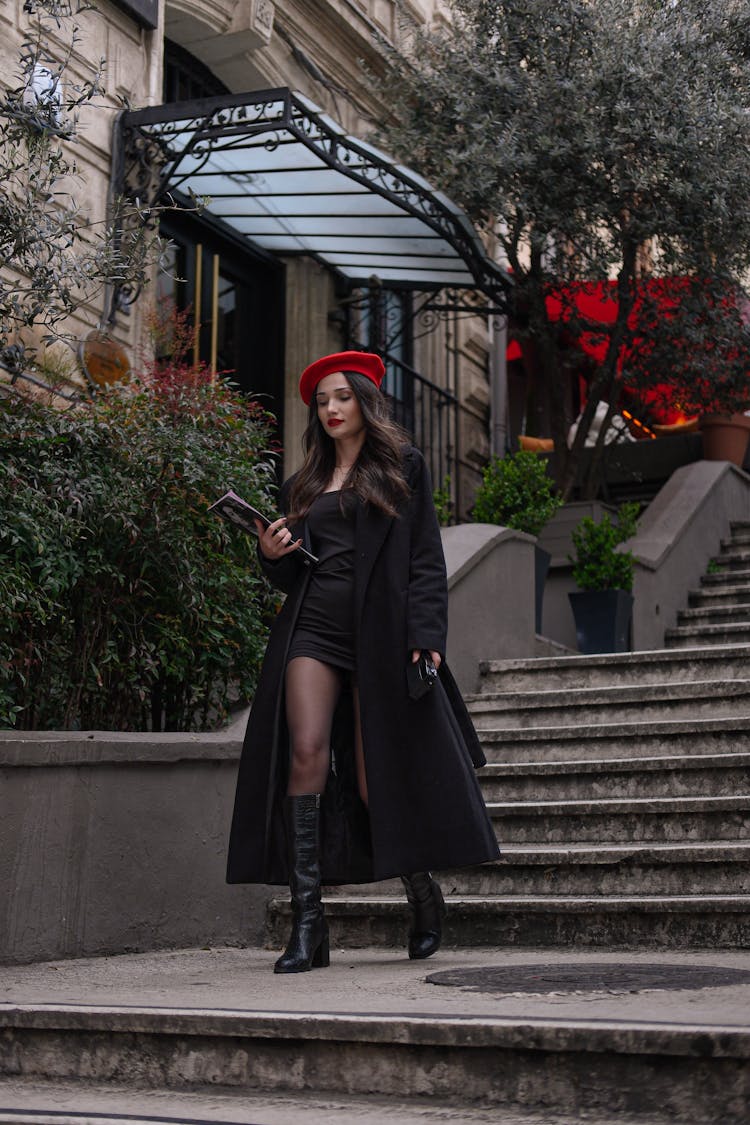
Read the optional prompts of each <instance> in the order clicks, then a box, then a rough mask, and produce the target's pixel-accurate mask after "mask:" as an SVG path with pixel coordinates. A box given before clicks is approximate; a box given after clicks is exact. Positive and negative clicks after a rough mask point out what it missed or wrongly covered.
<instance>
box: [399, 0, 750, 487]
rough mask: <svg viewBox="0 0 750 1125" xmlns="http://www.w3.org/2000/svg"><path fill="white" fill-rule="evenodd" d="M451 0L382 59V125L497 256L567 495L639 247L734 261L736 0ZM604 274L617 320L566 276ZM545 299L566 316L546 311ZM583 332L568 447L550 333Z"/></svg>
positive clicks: (612, 387) (559, 362)
mask: <svg viewBox="0 0 750 1125" xmlns="http://www.w3.org/2000/svg"><path fill="white" fill-rule="evenodd" d="M450 6H451V9H452V15H453V19H452V21H451V23H450V24H449V23H441V24H440V25H435V26H434V27H433V28H432V29H429V28H427V29H419V30H417V31H415V32H414V34H413V39H412V41H411V43H410V44H409V45H408V46H407V48H406V49H405V50H404V51H403V52H401V53H400V54H399V53H397V52H396V51H393V52H392V53H391V55H390V60H391V64H392V65H391V70H390V72H389V74H388V75H387V78H386V81H385V86H386V87H387V92H388V97H387V99H386V104H387V105H388V106H389V111H390V116H389V118H388V120H387V121H385V122H384V123H383V125H382V128H381V135H382V136H383V138H384V143H386V144H387V145H388V146H389V147H390V148H391V149H394V148H395V149H396V152H397V154H398V155H400V156H403V157H404V158H405V159H408V161H409V163H410V164H411V165H412V166H416V167H417V168H418V169H419V170H420V171H421V172H423V173H424V174H425V175H427V176H428V177H429V178H430V179H432V180H433V181H435V182H437V183H438V184H439V185H440V187H441V188H443V189H444V190H445V191H447V192H448V193H449V194H450V195H451V196H452V197H453V198H454V199H456V201H457V202H459V203H460V204H461V205H462V206H463V207H464V208H466V210H467V211H468V212H469V214H470V215H471V217H472V218H473V219H474V220H475V221H476V222H478V223H480V224H481V225H482V226H483V227H484V229H485V230H486V232H487V234H488V236H489V238H490V240H491V241H492V242H493V243H494V244H495V245H497V246H498V247H499V250H500V254H501V256H502V257H504V258H505V260H506V261H507V263H508V264H509V266H510V267H511V268H512V271H513V274H512V277H513V283H514V287H513V292H512V308H511V315H512V321H513V323H514V326H515V329H516V330H517V332H518V333H519V334H520V335H521V336H522V337H526V338H527V339H529V340H532V341H533V344H534V347H535V354H536V356H537V382H536V386H535V394H536V401H535V404H534V405H533V406H532V408H531V410H530V419H529V426H530V428H529V432H530V433H540V434H542V435H544V434H550V433H551V434H552V436H553V437H554V439H555V449H556V454H557V458H558V463H559V464H560V466H561V468H560V483H561V486H562V490H563V494H564V495H567V494H568V493H569V491H570V489H571V487H572V485H573V483H574V481H575V478H576V475H577V471H578V462H579V460H580V455H581V452H582V450H583V447H584V442H585V439H586V435H587V433H588V431H589V428H590V425H591V421H592V419H593V417H594V413H595V410H596V407H597V405H598V403H599V401H602V400H604V401H606V402H608V403H609V406H610V409H611V410H612V412H614V411H615V410H616V408H617V405H618V396H619V394H620V389H621V386H622V382H623V379H624V378H626V377H627V372H626V371H625V370H623V367H622V362H621V358H622V355H623V349H624V348H627V347H628V346H629V345H630V344H631V343H632V328H631V327H629V318H630V314H631V311H632V308H633V305H634V303H635V301H636V298H637V294H638V289H639V280H640V278H641V276H642V274H643V271H644V269H646V270H647V269H648V253H651V254H652V255H653V263H652V264H653V269H654V270H655V271H656V272H657V273H658V274H660V275H664V276H672V277H677V276H680V277H682V276H685V277H695V278H715V279H716V281H717V284H719V285H720V286H723V287H725V288H726V289H730V288H732V287H733V286H738V285H739V283H740V282H741V279H742V278H743V276H744V275H745V272H746V270H747V267H748V263H750V194H749V193H748V191H747V184H748V182H750V116H749V115H748V113H747V106H748V105H750V11H749V10H748V6H747V3H746V0H679V2H677V3H665V2H664V0H596V3H591V2H590V0H452V3H451V5H450ZM609 278H615V279H616V291H615V296H616V299H617V309H616V316H615V317H614V318H613V322H612V324H611V325H609V326H602V325H601V324H599V323H595V324H592V323H588V322H587V321H586V320H585V318H584V317H582V315H581V314H580V312H579V311H578V310H576V308H575V307H574V305H573V302H572V300H571V299H570V290H571V287H572V286H574V285H575V284H576V283H578V282H581V281H592V282H603V281H606V280H607V279H609ZM550 296H553V297H556V298H558V299H559V300H558V303H559V302H563V304H565V302H566V300H567V301H568V302H569V304H570V308H568V309H567V310H566V314H567V315H563V316H560V317H559V318H551V317H550V315H549V312H548V308H547V304H546V302H547V298H549V297H550ZM700 323H701V322H700V320H699V321H697V322H696V324H695V327H696V330H697V328H698V327H699V326H700ZM706 323H707V322H706ZM581 331H594V332H597V333H600V334H601V333H603V332H604V333H606V337H607V340H606V342H607V350H606V355H605V358H604V361H603V362H602V364H601V365H600V366H599V368H598V369H597V371H596V373H595V375H594V376H593V378H592V381H591V384H590V387H589V397H588V400H587V403H586V407H585V410H584V413H583V418H582V420H581V424H580V425H579V427H578V431H577V435H576V438H575V441H574V443H573V446H572V448H571V449H570V450H568V448H567V442H566V436H567V432H568V428H569V426H570V424H571V422H572V421H573V418H572V416H571V404H570V403H569V402H568V401H567V400H566V398H565V394H564V387H565V385H566V379H565V377H564V376H565V367H564V364H565V350H564V348H562V347H561V346H560V345H561V342H562V338H563V335H564V334H567V333H570V332H573V333H577V332H581ZM709 339H710V330H709V333H707V334H706V335H705V336H704V340H709ZM655 374H657V375H658V372H655ZM606 430H607V426H606V425H605V426H602V427H601V430H600V434H601V441H602V443H603V439H604V434H605V433H606ZM602 448H603V445H602V444H600V445H599V446H597V447H596V449H595V455H594V456H593V458H592V462H591V468H592V474H595V473H596V469H597V463H598V460H599V458H600V456H601V451H602ZM590 485H593V480H592V481H591V482H590ZM592 490H593V489H592Z"/></svg>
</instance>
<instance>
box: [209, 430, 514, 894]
mask: <svg viewBox="0 0 750 1125" xmlns="http://www.w3.org/2000/svg"><path fill="white" fill-rule="evenodd" d="M405 472H406V477H407V481H408V483H409V486H410V489H411V496H410V499H409V500H408V501H406V502H405V503H404V504H403V506H402V510H401V511H400V514H399V516H398V517H396V518H393V519H391V518H389V517H387V516H386V515H384V514H383V513H381V512H379V511H378V510H376V509H373V508H372V507H370V506H362V505H360V506H358V510H357V516H356V520H357V523H356V531H355V567H354V583H355V596H354V607H355V608H354V614H355V638H356V640H355V645H356V666H357V669H358V673H357V680H358V685H359V693H360V708H361V717H362V734H363V744H364V754H365V765H366V772H367V789H368V799H369V815H368V810H367V809H366V808H365V807H364V805H363V804H362V802H361V801H360V799H359V796H358V794H357V785H356V777H355V769H354V756H353V713H352V706H351V695H349V694H346V693H345V694H344V695H343V696H342V699H341V701H340V703H339V706H338V709H337V712H336V717H335V721H334V728H333V736H332V750H333V753H332V769H331V772H330V773H329V779H328V784H327V786H326V792H325V794H324V797H323V802H322V828H321V832H322V844H321V853H322V854H321V865H322V877H323V882H324V883H329V884H333V883H357V882H369V881H370V880H373V879H385V878H390V877H392V876H395V875H400V874H410V873H411V872H414V871H429V870H439V869H441V868H446V867H454V866H460V865H466V864H474V863H481V862H483V861H485V860H491V859H494V858H495V857H496V856H497V855H498V854H499V853H498V847H497V842H496V840H495V836H494V832H493V830H492V825H491V824H490V821H489V818H488V816H487V813H486V810H485V806H484V801H483V800H482V795H481V792H480V789H479V785H478V783H477V779H476V776H475V773H474V768H475V767H479V766H482V765H484V763H485V758H484V755H483V754H482V750H481V748H480V746H479V742H478V739H477V736H476V733H475V731H474V728H473V726H472V724H471V720H470V718H469V715H468V713H467V711H466V707H465V706H464V703H463V700H462V699H461V696H460V693H459V691H458V688H457V686H456V683H455V681H454V679H453V677H452V676H451V674H450V672H449V670H448V668H447V666H446V664H445V662H443V664H442V665H441V668H440V676H439V680H438V683H437V684H436V686H435V688H433V690H432V692H430V693H429V694H428V695H427V696H425V697H423V698H422V699H421V700H419V701H418V702H414V701H412V700H411V699H410V698H409V696H408V692H407V684H406V665H407V662H408V660H409V659H410V658H411V651H412V649H431V650H434V651H437V652H440V653H441V654H444V653H445V645H446V622H447V609H448V593H447V585H446V576H445V561H444V558H443V550H442V545H441V541H440V530H439V527H438V523H437V519H436V516H435V508H434V505H433V502H432V488H431V484H430V477H429V472H428V470H427V467H426V465H425V463H424V460H423V458H422V456H421V454H419V453H418V452H417V450H411V449H410V450H409V451H408V452H407V453H406V455H405ZM287 493H288V487H286V486H285V488H283V489H282V507H283V502H284V498H285V495H286V494H287ZM294 531H295V534H296V535H301V536H302V537H303V539H304V540H305V545H306V546H308V547H309V546H310V544H309V542H308V540H307V529H306V527H305V526H304V522H302V523H301V524H300V525H299V527H297V528H295V529H294ZM264 570H265V572H266V573H267V574H268V575H269V577H270V578H271V580H272V581H273V582H274V583H275V584H276V585H278V586H279V587H280V588H282V589H283V590H284V591H285V592H286V594H287V598H286V601H285V603H284V605H283V607H282V609H281V612H280V613H279V615H278V617H277V618H276V621H275V622H274V625H273V628H272V630H271V635H270V637H269V641H268V648H267V650H266V655H265V659H264V662H263V667H262V669H261V674H260V679H259V683H258V689H257V692H256V696H255V702H254V704H253V707H252V710H251V713H250V718H249V721H248V726H247V734H246V736H245V742H244V746H243V750H242V759H241V762H240V770H239V777H238V782H237V795H236V799H235V807H234V817H233V821H232V830H231V837H230V844H229V862H228V870H227V881H228V882H230V883H286V882H288V866H287V854H286V844H285V838H284V824H283V800H284V794H285V792H286V787H287V775H288V761H289V740H288V734H287V729H286V719H285V711H284V692H283V685H284V669H285V667H286V654H287V651H288V646H289V641H290V639H291V636H292V633H293V630H294V625H295V621H296V619H297V614H298V612H299V608H300V605H301V603H302V600H303V598H304V595H305V591H306V589H307V583H308V578H309V574H310V571H309V569H308V568H307V567H306V566H305V565H304V564H303V563H302V561H301V559H300V558H299V556H296V555H294V554H292V555H289V556H287V557H286V558H284V559H281V560H279V561H278V562H276V563H273V564H266V565H264Z"/></svg>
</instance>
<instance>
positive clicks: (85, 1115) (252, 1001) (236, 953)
mask: <svg viewBox="0 0 750 1125" xmlns="http://www.w3.org/2000/svg"><path fill="white" fill-rule="evenodd" d="M277 955H278V954H277V953H276V952H269V951H266V950H258V949H234V948H233V949H226V948H217V949H213V948H207V949H186V950H175V951H165V952H159V953H133V954H125V955H119V956H111V957H93V958H87V959H82V960H62V961H50V962H44V963H38V964H32V965H6V966H0V1010H1V1009H2V1008H6V1007H7V1008H18V1007H21V1008H25V1007H30V1008H39V1007H51V1006H65V1007H71V1008H75V1009H81V1008H82V1009H87V1010H89V1011H96V1010H98V1011H99V1012H104V1011H106V1009H109V1008H112V1009H115V1008H116V1009H119V1010H120V1011H122V1010H123V1009H126V1010H130V1011H132V1009H134V1008H138V1009H159V1010H162V1011H163V1010H165V1009H170V1010H176V1009H179V1010H182V1011H183V1012H184V1011H188V1012H196V1011H199V1010H200V1011H202V1012H207V1011H212V1012H217V1011H219V1012H223V1013H245V1014H250V1013H252V1014H253V1015H256V1016H258V1015H261V1016H274V1015H287V1016H295V1015H299V1016H306V1015H313V1016H318V1017H324V1016H328V1017H332V1018H334V1019H335V1018H339V1017H344V1016H347V1015H352V1014H356V1015H357V1017H362V1016H365V1017H366V1016H368V1015H369V1016H370V1017H372V1018H373V1019H377V1020H383V1019H385V1020H389V1019H393V1020H394V1021H397V1020H403V1019H404V1018H405V1017H408V1018H410V1019H412V1020H417V1021H420V1020H423V1019H424V1020H428V1019H436V1020H443V1021H467V1022H468V1023H471V1022H472V1021H473V1020H477V1021H478V1020H491V1021H493V1022H495V1023H497V1024H505V1023H507V1024H518V1023H522V1024H524V1025H536V1026H537V1027H546V1028H550V1027H554V1026H556V1025H562V1024H567V1025H570V1024H574V1025H578V1026H579V1027H580V1028H586V1027H590V1028H594V1029H597V1030H603V1029H606V1028H607V1027H614V1026H616V1027H617V1028H618V1029H620V1028H622V1027H623V1026H625V1025H632V1026H633V1027H634V1028H636V1027H638V1028H641V1029H654V1030H663V1031H664V1032H665V1033H667V1032H675V1031H679V1030H688V1029H689V1030H691V1031H696V1030H703V1031H708V1030H711V1031H721V1032H726V1031H728V1030H729V1031H732V1032H736V1031H742V1032H747V1031H750V950H691V951H686V952H674V951H673V952H659V951H652V950H645V951H644V950H640V951H637V952H633V951H622V952H618V951H612V950H601V949H598V950H590V949H589V950H584V951H577V950H570V949H561V950H552V951H551V950H549V949H545V950H534V949H507V948H502V949H481V950H471V951H466V950H460V951H456V950H448V949H444V950H441V951H440V952H439V953H438V954H437V955H436V956H435V957H433V958H431V959H430V960H429V961H425V962H412V961H409V960H408V959H407V957H406V956H405V954H402V953H399V952H396V951H393V950H375V949H365V950H332V951H331V966H330V968H328V969H319V970H314V971H312V972H309V973H303V974H298V975H290V976H276V975H275V974H274V973H273V962H274V960H275V958H276V957H277ZM430 978H436V979H437V980H441V978H442V981H443V983H434V982H433V981H432V980H431V979H430ZM45 1115H46V1116H45ZM122 1116H124V1117H125V1118H126V1119H127V1120H128V1122H129V1125H134V1123H137V1122H142V1123H146V1122H157V1121H158V1122H170V1123H171V1125H174V1123H175V1122H195V1123H197V1122H216V1123H218V1122H223V1123H225V1125H226V1123H231V1125H280V1123H281V1122H289V1121H293V1122H295V1123H299V1125H323V1123H324V1122H325V1123H329V1122H342V1123H343V1122H352V1123H358V1125H375V1123H378V1122H381V1121H388V1122H390V1123H392V1125H412V1123H414V1125H418V1123H423V1122H425V1121H430V1122H441V1121H445V1122H453V1123H455V1122H466V1123H467V1125H469V1123H477V1125H478V1123H482V1122H489V1121H492V1122H496V1123H498V1125H567V1123H568V1122H572V1121H573V1120H575V1121H592V1122H596V1125H609V1122H608V1120H607V1119H605V1118H604V1117H602V1116H601V1113H597V1114H593V1115H591V1116H588V1115H586V1114H585V1113H581V1112H580V1111H579V1112H577V1113H576V1115H575V1117H574V1118H572V1117H566V1116H564V1115H563V1116H556V1115H554V1114H550V1113H549V1112H546V1113H545V1114H544V1115H541V1116H540V1115H538V1114H536V1113H534V1112H529V1111H525V1110H523V1109H512V1108H510V1109H503V1108H501V1107H493V1108H491V1109H490V1108H480V1107H467V1106H466V1105H465V1104H464V1105H461V1103H460V1096H459V1097H458V1098H457V1100H455V1101H453V1102H451V1101H447V1102H446V1101H444V1100H443V1101H436V1100H435V1099H429V1100H424V1102H423V1103H420V1101H419V1099H416V1100H415V1099H414V1098H410V1099H408V1100H404V1101H403V1102H400V1101H399V1100H398V1099H395V1100H394V1098H393V1097H390V1098H388V1099H378V1098H377V1097H372V1096H370V1097H348V1096H345V1095H343V1096H341V1097H337V1096H335V1095H334V1096H330V1095H321V1096H318V1097H315V1096H312V1095H311V1094H310V1093H309V1092H308V1093H305V1094H304V1096H299V1095H296V1094H294V1093H290V1094H289V1095H288V1096H287V1095H286V1094H284V1093H282V1092H279V1093H276V1092H274V1093H272V1094H268V1093H263V1092H259V1091H237V1090H219V1091H216V1090H202V1091H201V1090H197V1091H189V1090H185V1091H182V1090H181V1091H179V1092H177V1091H168V1090H167V1091H165V1090H145V1089H144V1090H137V1089H122V1088H117V1087H111V1086H110V1087H108V1086H102V1085H97V1084H95V1083H92V1084H90V1085H89V1084H87V1085H86V1086H85V1087H82V1086H81V1085H80V1083H76V1082H70V1081H54V1080H41V1079H36V1078H34V1079H28V1078H27V1079H25V1080H22V1079H19V1078H17V1077H9V1078H0V1125H7V1123H10V1122H20V1121H24V1122H26V1123H27V1125H28V1123H29V1122H34V1123H39V1125H52V1122H54V1125H65V1123H66V1122H71V1123H72V1122H76V1123H77V1125H79V1123H80V1122H82V1121H85V1122H87V1123H88V1122H91V1123H96V1125H99V1123H101V1125H103V1123H104V1122H112V1121H113V1120H114V1119H116V1118H121V1117H122ZM618 1120H619V1121H620V1122H621V1121H622V1118H620V1119H618Z"/></svg>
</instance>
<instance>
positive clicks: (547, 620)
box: [539, 500, 617, 652]
mask: <svg viewBox="0 0 750 1125" xmlns="http://www.w3.org/2000/svg"><path fill="white" fill-rule="evenodd" d="M616 510H617V509H616V508H614V507H612V506H610V505H608V504H602V503H601V502H600V501H599V500H579V501H575V502H574V503H571V504H565V506H564V507H562V508H559V509H558V510H557V511H556V512H555V514H554V516H553V517H552V519H551V520H550V521H549V523H548V524H547V526H546V527H545V528H543V529H542V533H541V535H540V536H539V546H540V547H542V548H543V549H544V550H545V551H549V553H550V555H551V556H552V558H551V561H550V568H549V574H548V575H547V584H546V586H545V588H544V609H543V614H542V635H543V636H544V637H547V638H549V640H552V641H556V642H557V643H558V644H561V645H565V646H566V648H570V649H573V650H574V651H575V652H577V651H578V642H577V640H576V627H575V621H574V619H573V611H572V610H571V608H570V602H569V601H568V594H569V593H571V592H572V591H573V590H576V589H577V588H578V587H577V586H576V584H575V582H574V581H573V574H572V571H573V564H572V563H571V562H570V560H569V558H568V556H569V555H570V554H571V552H572V550H573V542H572V539H571V533H572V531H573V529H574V528H575V527H577V526H578V524H579V523H580V522H581V520H582V519H584V517H586V516H590V517H591V518H592V519H594V520H596V522H597V523H598V522H599V520H600V519H601V518H602V516H603V515H604V514H605V512H610V513H613V514H614V513H615V512H616Z"/></svg>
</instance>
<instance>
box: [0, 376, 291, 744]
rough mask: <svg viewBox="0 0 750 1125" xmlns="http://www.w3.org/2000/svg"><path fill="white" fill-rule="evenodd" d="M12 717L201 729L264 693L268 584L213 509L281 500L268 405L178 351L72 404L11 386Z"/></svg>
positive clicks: (1, 467)
mask: <svg viewBox="0 0 750 1125" xmlns="http://www.w3.org/2000/svg"><path fill="white" fill-rule="evenodd" d="M0 423H1V424H0V510H2V512H3V517H2V523H1V524H0V725H5V726H17V727H20V728H24V729H34V728H36V729H55V728H59V729H84V728H89V729H90V728H97V727H99V728H104V729H119V730H136V729H154V730H189V729H202V728H205V727H207V726H210V725H213V724H215V723H217V722H219V721H221V720H222V719H223V718H225V716H226V714H227V710H228V707H229V706H230V704H231V703H232V702H234V701H236V700H244V699H247V698H248V697H249V696H251V694H252V692H253V690H254V687H255V682H256V677H257V672H258V668H259V662H260V660H261V657H262V653H263V649H264V645H265V640H266V634H267V628H266V626H267V620H268V615H269V612H270V608H271V604H272V602H271V595H270V591H269V589H268V587H267V585H266V583H265V581H264V580H263V578H262V576H261V575H260V573H259V570H258V568H257V566H256V563H255V552H254V547H253V543H252V542H251V541H249V540H248V539H247V538H246V537H245V536H243V535H242V534H240V533H238V532H236V531H235V530H233V529H229V528H227V527H226V526H225V524H224V523H223V521H221V520H220V519H218V518H217V517H215V516H213V515H211V514H209V513H208V512H207V510H206V509H207V506H208V504H210V503H211V502H212V501H213V500H214V499H216V498H217V497H218V496H219V495H220V494H221V493H222V492H223V491H224V490H225V489H226V488H227V487H230V486H231V487H233V488H235V489H236V490H237V491H238V492H240V493H241V494H243V495H244V496H246V498H247V499H248V500H250V501H251V502H253V503H255V504H256V505H258V506H259V507H262V508H266V509H269V510H273V507H274V501H273V499H272V491H273V489H272V484H273V463H272V456H271V454H270V453H269V452H268V447H269V444H270V440H271V428H270V420H269V416H268V415H266V414H265V413H264V412H263V411H262V410H261V409H260V408H259V407H258V405H257V404H255V403H253V402H250V401H247V400H245V399H244V398H242V396H240V395H239V394H237V393H236V392H234V391H232V390H231V389H230V388H228V387H227V386H226V384H223V383H221V382H217V383H216V384H212V383H211V381H210V380H209V379H208V378H207V377H206V376H205V373H203V372H201V371H195V370H193V369H187V368H183V367H180V366H179V365H172V366H168V367H167V368H166V369H164V370H162V371H160V372H159V373H156V372H151V373H150V375H147V376H145V377H144V379H143V381H142V382H141V383H136V384H133V385H131V386H128V387H119V388H113V389H110V390H107V391H103V392H100V393H98V394H97V396H96V398H95V399H94V400H93V402H90V403H85V404H82V405H79V406H76V407H75V408H74V409H71V410H68V411H67V412H61V411H59V410H56V409H54V408H51V407H49V406H46V405H44V404H42V403H40V402H38V401H33V400H31V399H29V398H27V397H23V396H21V395H15V394H9V395H8V396H7V397H5V398H3V399H0Z"/></svg>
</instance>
